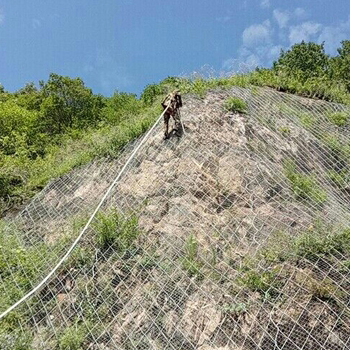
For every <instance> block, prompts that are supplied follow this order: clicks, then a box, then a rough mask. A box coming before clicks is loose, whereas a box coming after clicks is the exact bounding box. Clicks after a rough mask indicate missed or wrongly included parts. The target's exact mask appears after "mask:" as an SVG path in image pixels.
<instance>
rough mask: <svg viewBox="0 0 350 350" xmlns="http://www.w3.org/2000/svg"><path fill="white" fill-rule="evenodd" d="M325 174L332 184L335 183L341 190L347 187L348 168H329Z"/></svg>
mask: <svg viewBox="0 0 350 350" xmlns="http://www.w3.org/2000/svg"><path fill="white" fill-rule="evenodd" d="M327 176H328V177H329V178H330V179H331V181H332V182H333V184H334V185H336V186H337V187H338V188H340V189H341V190H344V189H345V188H347V187H348V186H349V184H350V173H349V171H348V170H346V169H345V170H341V171H338V172H337V171H335V170H329V171H328V172H327Z"/></svg>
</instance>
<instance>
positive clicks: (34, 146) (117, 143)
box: [0, 40, 350, 216]
mask: <svg viewBox="0 0 350 350" xmlns="http://www.w3.org/2000/svg"><path fill="white" fill-rule="evenodd" d="M349 63H350V41H349V40H347V41H343V42H342V45H341V47H340V48H339V49H338V55H337V56H335V57H329V56H328V55H326V54H325V52H324V47H323V44H321V45H319V44H315V43H305V42H302V43H300V44H296V45H294V46H293V47H292V48H291V49H290V50H288V51H286V52H283V51H282V52H281V55H280V57H279V59H278V60H277V61H276V62H274V64H273V67H272V68H271V69H264V68H257V69H256V70H255V71H254V72H251V73H247V74H237V75H234V76H232V77H227V78H213V79H202V78H195V79H188V78H170V77H169V78H166V79H165V80H163V81H162V82H160V83H159V84H152V85H148V86H147V87H146V88H145V90H144V91H143V93H142V95H141V97H140V98H137V96H136V95H135V94H128V93H122V92H118V91H116V92H115V93H114V94H113V96H112V97H104V96H101V95H95V94H93V92H92V90H91V89H89V88H87V87H86V86H85V85H84V82H83V81H82V80H81V79H80V78H74V79H73V78H69V77H64V76H60V75H57V74H51V75H50V77H49V79H48V81H47V82H44V81H40V82H39V87H37V86H36V85H35V84H34V83H29V84H27V85H26V86H25V87H24V88H22V89H20V90H19V91H17V92H15V93H9V92H6V91H5V89H4V88H3V87H1V86H0V216H2V215H3V214H4V213H5V212H6V211H7V210H9V209H11V208H13V207H16V206H18V205H20V204H22V203H23V202H25V201H26V200H27V199H29V198H30V197H32V196H33V195H34V194H35V193H36V192H37V191H39V190H40V189H42V188H43V187H44V186H45V185H46V184H47V183H48V181H49V180H50V179H52V178H56V177H59V176H61V175H63V174H65V173H67V172H69V171H70V170H71V169H73V168H74V167H77V166H80V165H82V164H85V163H87V162H89V161H91V160H92V159H93V158H95V157H101V156H111V157H115V156H117V155H118V154H119V151H120V150H121V149H122V148H123V147H124V146H125V145H126V144H127V143H128V142H130V141H131V140H133V139H134V138H136V137H138V136H140V135H141V134H142V133H144V131H145V130H146V129H147V128H148V127H149V126H150V125H151V124H152V123H153V122H154V121H155V119H156V118H157V116H158V115H159V114H160V112H161V107H160V106H159V102H160V100H161V99H162V97H163V96H164V94H166V93H167V92H168V91H170V90H172V89H174V88H178V89H180V90H181V92H182V93H194V94H197V95H198V96H200V97H203V96H204V95H205V93H206V91H208V90H209V89H214V88H229V87H231V86H234V85H238V86H243V87H247V86H252V85H255V86H268V87H272V88H275V89H277V90H280V91H288V92H291V93H296V94H300V95H304V96H308V97H314V98H322V99H325V100H329V101H336V102H342V103H349V102H350V94H349V92H350V68H349V67H350V64H349ZM232 103H233V102H232V101H231V104H232ZM229 107H230V108H235V106H228V108H229ZM238 107H239V108H244V106H238ZM333 117H334V118H333V119H334V123H336V124H340V125H344V123H347V120H348V117H347V116H346V115H336V116H333Z"/></svg>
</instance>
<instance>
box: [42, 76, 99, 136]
mask: <svg viewBox="0 0 350 350" xmlns="http://www.w3.org/2000/svg"><path fill="white" fill-rule="evenodd" d="M40 85H41V91H42V94H43V102H42V104H41V107H40V111H41V122H42V123H43V125H44V128H45V131H47V132H49V133H50V134H56V133H62V132H63V131H64V130H66V129H67V128H83V127H85V126H88V125H89V126H90V125H94V124H96V123H97V122H98V121H99V120H100V119H101V109H102V107H103V106H104V100H103V97H102V96H100V95H94V94H93V93H92V91H91V89H88V88H86V87H85V85H84V82H83V81H82V80H81V79H80V78H75V79H72V78H69V77H64V76H61V75H58V74H53V73H52V74H50V78H49V80H48V81H47V83H46V84H45V83H43V82H41V83H40Z"/></svg>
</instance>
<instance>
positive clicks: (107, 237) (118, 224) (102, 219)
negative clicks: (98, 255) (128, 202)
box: [93, 209, 139, 251]
mask: <svg viewBox="0 0 350 350" xmlns="http://www.w3.org/2000/svg"><path fill="white" fill-rule="evenodd" d="M93 227H94V229H95V230H96V232H97V245H98V246H99V247H100V248H101V249H107V248H109V247H114V248H116V249H118V250H119V251H124V250H126V249H128V248H130V247H131V245H132V243H133V242H134V240H135V239H136V238H137V236H138V235H139V229H138V218H137V217H136V215H134V214H132V215H130V217H128V218H124V216H122V214H120V213H118V211H117V210H116V209H113V210H110V211H109V212H107V213H100V214H99V215H98V217H97V222H96V223H95V224H94V225H93Z"/></svg>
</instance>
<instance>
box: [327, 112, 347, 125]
mask: <svg viewBox="0 0 350 350" xmlns="http://www.w3.org/2000/svg"><path fill="white" fill-rule="evenodd" d="M328 119H329V120H330V122H331V123H333V124H334V125H336V126H345V125H346V124H347V122H348V120H349V115H348V114H347V113H345V112H336V113H332V114H329V115H328Z"/></svg>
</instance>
